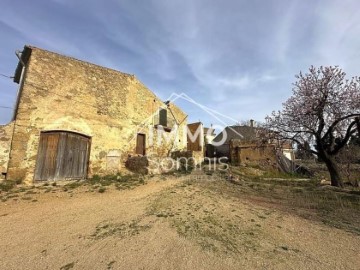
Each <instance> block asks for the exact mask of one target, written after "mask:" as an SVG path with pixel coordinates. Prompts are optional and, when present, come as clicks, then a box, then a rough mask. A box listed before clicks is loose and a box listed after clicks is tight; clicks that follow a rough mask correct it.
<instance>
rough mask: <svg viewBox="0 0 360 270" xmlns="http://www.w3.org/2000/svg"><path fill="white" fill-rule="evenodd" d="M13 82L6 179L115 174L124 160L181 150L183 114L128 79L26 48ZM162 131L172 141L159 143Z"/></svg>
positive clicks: (68, 59)
mask: <svg viewBox="0 0 360 270" xmlns="http://www.w3.org/2000/svg"><path fill="white" fill-rule="evenodd" d="M14 81H15V82H17V83H19V84H20V90H19V96H18V100H17V104H16V111H15V114H14V115H15V116H14V121H13V124H14V125H15V127H14V134H13V139H12V144H11V148H10V149H9V150H10V159H9V162H8V168H7V179H9V180H22V181H23V182H25V183H32V182H33V181H34V180H35V181H36V180H57V179H59V180H60V179H67V178H84V176H85V177H91V176H92V175H94V174H98V175H106V174H113V173H116V172H121V171H125V170H126V168H125V163H126V160H127V159H128V157H129V156H134V155H139V156H142V155H145V154H146V155H147V156H157V157H162V156H164V157H165V156H170V153H171V152H172V151H175V150H184V149H186V146H187V139H186V135H185V136H184V134H183V131H184V130H185V129H184V128H182V127H183V126H186V125H187V123H186V114H185V113H184V112H183V111H182V110H181V109H179V108H178V107H177V106H175V105H174V104H172V103H170V104H165V103H164V102H163V101H161V100H160V99H159V98H158V97H157V96H156V95H155V94H154V93H152V92H151V91H150V90H149V89H148V88H146V86H144V85H143V84H142V83H141V82H140V81H139V80H138V79H137V78H136V77H135V76H133V75H129V74H125V73H121V72H118V71H115V70H112V69H108V68H104V67H101V66H97V65H94V64H90V63H87V62H83V61H80V60H77V59H74V58H71V57H66V56H63V55H59V54H56V53H53V52H49V51H46V50H42V49H39V48H35V47H31V46H25V48H24V50H23V52H22V54H21V59H20V62H19V65H18V68H17V70H16V74H15V79H14ZM174 125H180V126H179V128H178V129H177V130H175V131H174V130H171V128H172V127H173V126H174ZM163 127H164V128H163ZM163 129H165V131H163ZM2 130H6V134H7V133H8V132H10V130H11V127H5V128H2ZM164 134H166V135H167V136H168V137H169V138H170V139H167V140H165V139H158V138H162V136H163V135H164ZM4 138H5V139H3V140H4V141H5V140H6V143H9V141H8V140H7V139H6V137H4ZM159 142H161V143H159ZM7 145H8V144H7ZM3 149H4V148H3V144H1V148H0V154H1V155H3V153H5V154H6V153H7V152H5V151H7V150H5V151H3ZM2 166H3V165H2ZM46 178H48V179H46Z"/></svg>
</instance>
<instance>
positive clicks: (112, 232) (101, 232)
mask: <svg viewBox="0 0 360 270" xmlns="http://www.w3.org/2000/svg"><path fill="white" fill-rule="evenodd" d="M141 221H142V220H141V219H137V220H132V221H131V222H129V223H125V222H123V223H109V222H104V223H101V224H99V225H98V226H97V227H96V229H95V232H94V233H93V234H92V235H91V237H92V238H94V239H103V238H106V237H110V236H116V237H120V238H125V237H130V236H134V235H137V234H140V233H141V232H143V231H147V230H149V229H150V228H151V226H150V225H148V224H145V225H142V224H140V222H141Z"/></svg>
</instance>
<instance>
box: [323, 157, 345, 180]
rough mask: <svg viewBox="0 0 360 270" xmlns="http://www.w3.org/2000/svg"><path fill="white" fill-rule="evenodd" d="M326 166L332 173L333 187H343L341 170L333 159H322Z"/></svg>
mask: <svg viewBox="0 0 360 270" xmlns="http://www.w3.org/2000/svg"><path fill="white" fill-rule="evenodd" d="M322 159H323V161H324V162H325V164H326V167H327V169H328V171H329V173H330V179H331V185H332V186H335V187H343V182H342V179H341V176H340V172H339V168H338V166H337V164H336V161H335V160H334V158H333V157H331V156H330V157H329V156H324V157H322Z"/></svg>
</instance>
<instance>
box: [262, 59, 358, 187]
mask: <svg viewBox="0 0 360 270" xmlns="http://www.w3.org/2000/svg"><path fill="white" fill-rule="evenodd" d="M345 76H346V74H345V72H343V71H342V70H341V69H340V68H339V67H333V66H329V67H320V68H315V67H313V66H312V67H310V69H309V72H308V73H305V74H303V73H301V72H300V74H299V75H297V76H296V78H297V81H296V82H295V83H294V88H293V95H292V96H291V97H290V98H289V99H288V100H287V101H286V102H285V103H283V109H282V110H281V111H278V112H273V113H272V114H271V115H270V116H267V118H266V124H265V125H266V127H267V129H269V130H271V131H272V134H275V136H276V137H277V138H278V139H284V140H291V141H293V142H295V143H297V145H298V146H299V147H301V148H302V149H303V150H306V151H309V152H310V153H311V154H314V155H316V156H317V157H318V158H319V159H321V160H322V161H323V162H324V163H325V164H326V167H327V169H328V171H329V173H330V178H331V185H333V186H342V185H343V182H342V179H341V176H340V172H339V168H338V165H337V163H336V161H335V156H336V155H337V154H338V153H339V151H340V150H341V149H342V148H343V147H344V146H346V145H347V144H348V142H349V140H350V138H351V137H352V136H353V135H355V134H357V133H360V78H358V77H353V78H351V79H346V78H345ZM359 135H360V134H359ZM307 144H310V146H311V147H306V145H307Z"/></svg>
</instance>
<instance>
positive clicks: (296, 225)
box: [0, 175, 360, 270]
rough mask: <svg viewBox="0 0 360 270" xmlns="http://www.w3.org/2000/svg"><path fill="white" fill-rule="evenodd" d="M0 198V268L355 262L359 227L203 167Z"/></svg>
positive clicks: (350, 265)
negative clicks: (303, 210)
mask: <svg viewBox="0 0 360 270" xmlns="http://www.w3.org/2000/svg"><path fill="white" fill-rule="evenodd" d="M2 198H3V202H0V233H1V243H0V245H1V247H0V269H7V270H8V269H360V236H359V234H357V233H355V232H354V231H347V230H344V229H338V228H334V227H332V226H329V225H328V224H326V223H323V222H319V221H316V220H313V219H309V218H304V217H302V216H300V215H297V214H295V213H293V212H292V211H288V210H289V209H284V208H283V207H281V205H276V204H272V203H270V201H263V200H261V199H259V197H257V199H256V198H255V197H253V196H249V195H248V194H246V193H244V192H243V186H241V185H235V184H233V183H230V182H229V181H225V180H219V179H215V180H214V179H213V178H212V176H209V175H200V176H197V175H195V176H194V175H190V176H181V177H174V176H167V177H160V178H157V177H153V178H151V179H147V180H146V184H144V185H137V186H136V187H131V186H129V188H126V189H120V190H119V189H116V188H115V187H114V186H107V187H106V189H103V190H101V191H100V192H98V190H92V189H91V188H89V187H87V186H86V187H84V186H79V187H77V186H73V188H71V189H68V188H64V187H61V186H56V187H52V186H47V187H42V188H32V189H23V190H19V191H17V192H15V193H6V194H5V195H4V193H3V194H2ZM290 210H291V209H290ZM355 229H356V226H355Z"/></svg>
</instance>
